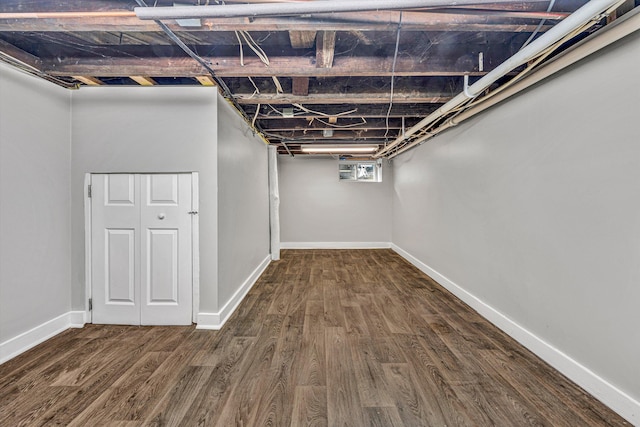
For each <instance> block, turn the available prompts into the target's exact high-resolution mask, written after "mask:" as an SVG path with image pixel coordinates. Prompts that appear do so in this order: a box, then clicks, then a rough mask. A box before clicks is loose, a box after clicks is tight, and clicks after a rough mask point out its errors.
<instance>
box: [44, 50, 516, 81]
mask: <svg viewBox="0 0 640 427" xmlns="http://www.w3.org/2000/svg"><path fill="white" fill-rule="evenodd" d="M498 54H499V53H496V54H495V55H494V56H498ZM502 55H503V56H504V53H502ZM484 56H485V59H484V70H483V71H482V72H481V71H479V65H478V63H479V62H478V59H477V58H476V56H474V55H472V54H470V55H467V56H465V57H464V58H459V57H433V58H429V59H427V60H425V61H421V62H417V61H416V60H415V59H414V58H411V57H399V58H398V59H397V62H396V68H395V75H396V76H462V75H465V74H466V75H472V76H477V75H483V74H486V72H487V71H489V70H491V69H492V68H493V66H495V65H497V64H495V60H494V58H489V59H487V58H486V57H487V56H490V54H485V55H484ZM203 59H204V60H205V61H208V62H209V63H210V64H211V67H212V68H213V69H214V70H215V71H216V75H217V76H218V77H247V76H252V77H271V76H278V77H335V76H346V77H348V76H385V77H390V76H391V74H392V68H393V58H388V57H353V56H342V57H336V58H334V61H333V66H332V67H331V68H318V67H316V64H315V58H309V57H271V58H269V62H270V64H269V66H268V67H267V66H265V64H264V63H263V62H262V61H261V60H260V59H258V58H244V66H242V65H241V63H240V58H239V57H206V56H205V57H203ZM43 67H44V71H46V72H48V73H50V74H51V75H55V76H69V75H94V76H101V77H122V76H126V75H148V76H154V77H197V76H201V75H202V74H203V71H204V70H203V67H202V66H201V65H199V64H198V63H197V62H195V61H193V60H192V59H191V58H185V57H170V58H166V57H162V58H153V57H151V58H131V57H117V58H114V57H107V58H103V57H99V58H78V57H67V58H60V60H55V61H50V62H45V63H44V64H43Z"/></svg>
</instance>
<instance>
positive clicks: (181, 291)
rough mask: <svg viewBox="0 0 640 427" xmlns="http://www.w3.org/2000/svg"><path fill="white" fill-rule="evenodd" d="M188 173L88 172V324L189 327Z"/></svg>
mask: <svg viewBox="0 0 640 427" xmlns="http://www.w3.org/2000/svg"><path fill="white" fill-rule="evenodd" d="M192 214H193V211H192V177H191V174H148V175H141V174H93V175H91V287H92V289H91V292H92V301H93V323H106V324H125V325H189V324H191V319H192V245H191V242H192V234H191V233H192Z"/></svg>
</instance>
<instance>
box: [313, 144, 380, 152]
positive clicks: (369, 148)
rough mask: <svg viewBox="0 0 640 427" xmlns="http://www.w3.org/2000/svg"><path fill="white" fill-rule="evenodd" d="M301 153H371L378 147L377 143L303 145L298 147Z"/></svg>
mask: <svg viewBox="0 0 640 427" xmlns="http://www.w3.org/2000/svg"><path fill="white" fill-rule="evenodd" d="M300 149H301V150H302V152H303V153H308V154H312V153H313V154H350V153H353V154H364V153H373V152H374V151H376V150H377V149H378V146H377V145H357V144H352V145H344V144H343V145H303V146H302V147H300Z"/></svg>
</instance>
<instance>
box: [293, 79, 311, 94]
mask: <svg viewBox="0 0 640 427" xmlns="http://www.w3.org/2000/svg"><path fill="white" fill-rule="evenodd" d="M291 80H292V81H291V94H292V95H295V96H307V95H309V77H294V78H293V79H291Z"/></svg>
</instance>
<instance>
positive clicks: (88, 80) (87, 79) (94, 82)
mask: <svg viewBox="0 0 640 427" xmlns="http://www.w3.org/2000/svg"><path fill="white" fill-rule="evenodd" d="M71 77H73V78H74V79H76V80H77V81H79V82H80V83H84V84H85V85H87V86H102V85H104V82H103V81H102V80H100V79H97V78H95V77H91V76H71Z"/></svg>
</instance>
